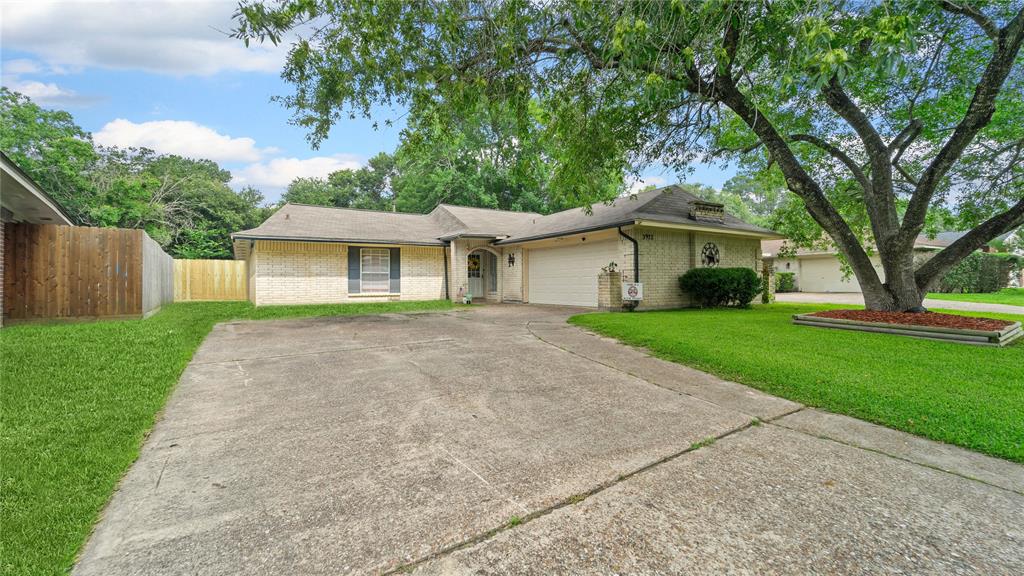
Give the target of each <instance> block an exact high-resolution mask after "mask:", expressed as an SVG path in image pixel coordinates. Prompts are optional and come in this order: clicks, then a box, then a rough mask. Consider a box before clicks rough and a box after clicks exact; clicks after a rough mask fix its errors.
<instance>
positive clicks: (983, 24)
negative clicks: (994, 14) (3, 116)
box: [939, 0, 999, 40]
mask: <svg viewBox="0 0 1024 576" xmlns="http://www.w3.org/2000/svg"><path fill="white" fill-rule="evenodd" d="M939 6H941V7H942V9H943V10H945V11H946V12H952V13H953V14H960V15H963V16H967V17H968V18H970V19H971V20H974V23H975V24H977V25H978V27H979V28H981V29H982V31H984V32H985V35H986V36H988V37H989V38H991V39H993V40H995V39H996V38H998V37H999V27H998V26H996V24H995V22H993V21H992V20H990V19H989V17H988V16H985V15H984V14H982V13H981V11H980V10H978V9H977V8H975V7H974V6H970V5H964V4H959V3H957V2H951V1H950V0H942V2H940V3H939Z"/></svg>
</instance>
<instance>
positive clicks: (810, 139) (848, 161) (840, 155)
mask: <svg viewBox="0 0 1024 576" xmlns="http://www.w3.org/2000/svg"><path fill="white" fill-rule="evenodd" d="M789 139H790V140H793V141H795V142H807V143H808V144H813V145H815V146H817V147H818V148H821V149H822V150H824V151H825V152H828V153H829V154H830V155H831V156H832V157H833V158H835V159H837V160H839V161H840V162H842V163H843V164H845V165H846V167H847V168H848V169H849V170H850V173H852V174H853V177H854V178H856V179H857V182H858V183H859V184H860V187H861V188H863V189H864V193H865V194H870V193H871V181H870V180H868V177H867V175H865V174H864V171H863V170H861V168H860V166H858V165H857V163H856V162H854V160H853V158H850V157H849V156H848V155H847V154H846V153H845V152H843V151H842V150H840V149H839V148H838V147H836V146H833V145H832V144H829V143H828V142H826V141H824V140H822V139H821V138H818V137H817V136H813V135H811V134H793V135H791V136H790V137H789Z"/></svg>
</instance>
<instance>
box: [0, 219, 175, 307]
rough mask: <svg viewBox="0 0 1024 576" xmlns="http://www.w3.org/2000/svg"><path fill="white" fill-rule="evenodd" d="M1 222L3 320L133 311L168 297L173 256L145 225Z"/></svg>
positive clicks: (157, 305) (170, 289) (163, 300)
mask: <svg viewBox="0 0 1024 576" xmlns="http://www.w3.org/2000/svg"><path fill="white" fill-rule="evenodd" d="M4 229H5V230H4V232H5V239H4V243H3V245H4V262H5V267H6V269H5V273H4V279H3V280H4V294H3V317H4V319H5V321H6V320H13V321H17V320H36V319H62V318H63V319H72V318H105V317H137V316H141V315H143V314H147V313H150V312H152V311H155V310H156V309H158V308H159V307H160V305H161V304H163V303H165V302H170V300H171V297H172V278H171V275H172V273H173V269H172V264H171V258H170V256H167V255H166V254H164V253H163V251H162V250H160V247H159V246H158V245H157V244H156V243H155V242H153V240H152V239H151V238H149V236H147V235H146V233H145V232H143V231H142V230H126V229H121V228H86V227H73V226H60V225H56V224H43V225H39V224H8V225H6V226H4ZM150 244H151V245H150ZM144 247H146V248H147V249H148V256H147V260H146V262H145V263H144V261H143V248H144ZM150 276H153V277H154V280H151V281H150V284H151V285H152V286H154V287H155V288H154V289H155V292H154V296H153V297H151V298H148V299H147V301H146V302H143V295H144V293H145V291H146V289H145V288H144V287H143V279H144V277H145V278H147V279H148V278H149V277H150Z"/></svg>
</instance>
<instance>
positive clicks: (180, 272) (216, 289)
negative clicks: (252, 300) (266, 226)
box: [174, 260, 249, 302]
mask: <svg viewBox="0 0 1024 576" xmlns="http://www.w3.org/2000/svg"><path fill="white" fill-rule="evenodd" d="M248 297H249V293H248V277H247V274H246V265H245V261H244V260H175V261H174V301H175V302H181V301H196V300H247V299H248Z"/></svg>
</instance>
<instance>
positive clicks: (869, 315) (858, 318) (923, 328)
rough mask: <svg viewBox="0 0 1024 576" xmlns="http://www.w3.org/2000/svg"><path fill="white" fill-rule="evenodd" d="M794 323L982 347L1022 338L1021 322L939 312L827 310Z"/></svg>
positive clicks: (800, 318)
mask: <svg viewBox="0 0 1024 576" xmlns="http://www.w3.org/2000/svg"><path fill="white" fill-rule="evenodd" d="M793 323H794V324H802V325H805V326H815V327H819V328H837V329H841V330H860V331H864V332H883V333H887V334H900V335H904V336H914V337H917V338H929V339H932V340H946V341H951V342H961V343H965V344H977V345H982V346H1005V345H1006V344H1009V343H1010V342H1012V341H1013V340H1016V339H1017V338H1019V337H1020V336H1021V335H1022V333H1024V332H1022V331H1021V325H1020V322H1008V321H1006V320H996V319H993V318H974V317H970V316H955V315H953V314H937V313H935V312H921V313H910V312H877V311H873V310H824V311H821V312H814V313H811V314H797V315H795V316H793Z"/></svg>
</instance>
